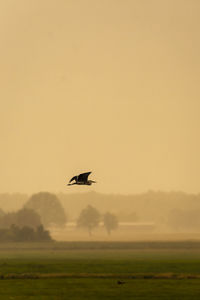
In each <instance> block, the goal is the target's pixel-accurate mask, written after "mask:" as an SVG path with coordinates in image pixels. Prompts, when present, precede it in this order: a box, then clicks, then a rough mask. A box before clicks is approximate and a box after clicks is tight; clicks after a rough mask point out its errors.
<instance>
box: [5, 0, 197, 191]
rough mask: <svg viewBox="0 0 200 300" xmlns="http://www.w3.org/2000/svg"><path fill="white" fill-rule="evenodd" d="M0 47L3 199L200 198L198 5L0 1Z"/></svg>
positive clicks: (184, 1)
mask: <svg viewBox="0 0 200 300" xmlns="http://www.w3.org/2000/svg"><path fill="white" fill-rule="evenodd" d="M0 39H1V46H0V82H1V88H0V101H1V110H0V136H1V150H0V153H1V156H0V182H1V184H0V187H1V188H0V192H1V193H2V192H28V193H32V192H37V191H40V190H48V191H52V192H60V191H63V192H68V191H69V190H70V192H71V191H72V190H73V191H83V190H85V191H86V190H95V191H98V192H102V193H104V192H106V193H126V194H128V193H138V192H143V191H147V190H149V189H153V190H165V191H169V190H183V191H186V192H194V193H197V192H200V138H199V131H200V117H199V114H200V85H199V82H200V55H199V53H200V1H199V0H190V1H189V0H125V1H124V0H101V1H98V0H17V1H16V0H1V1H0ZM90 170H92V171H93V174H92V175H93V176H91V178H92V179H94V180H97V181H98V184H96V185H93V186H92V187H75V186H74V187H67V186H66V183H67V181H68V180H69V179H70V178H71V177H72V176H73V175H76V174H78V173H80V172H82V171H90Z"/></svg>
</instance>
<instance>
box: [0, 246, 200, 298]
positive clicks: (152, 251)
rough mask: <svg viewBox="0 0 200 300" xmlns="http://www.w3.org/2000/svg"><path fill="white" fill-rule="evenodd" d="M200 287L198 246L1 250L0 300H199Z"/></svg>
mask: <svg viewBox="0 0 200 300" xmlns="http://www.w3.org/2000/svg"><path fill="white" fill-rule="evenodd" d="M158 248H159V249H158ZM118 281H120V282H124V284H118ZM199 286H200V247H199V243H195V242H194V243H182V244H181V243H169V244H168V243H156V244H155V243H145V242H143V243H103V242H102V243H95V242H92V243H83V242H79V243H78V242H77V243H57V242H54V243H52V242H50V243H46V244H45V243H44V244H43V243H30V244H27V243H26V244H24V243H10V244H2V245H1V246H0V299H20V300H23V299H59V300H60V299H70V300H73V299H76V300H78V299H80V300H81V299H88V300H90V299H91V300H92V299H145V300H146V299H199V298H200V288H199Z"/></svg>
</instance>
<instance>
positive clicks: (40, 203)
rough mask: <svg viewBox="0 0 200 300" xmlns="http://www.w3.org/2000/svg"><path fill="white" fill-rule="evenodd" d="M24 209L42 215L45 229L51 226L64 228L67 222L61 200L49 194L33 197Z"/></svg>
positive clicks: (39, 194)
mask: <svg viewBox="0 0 200 300" xmlns="http://www.w3.org/2000/svg"><path fill="white" fill-rule="evenodd" d="M24 207H26V208H31V209H33V210H35V211H36V212H37V213H38V214H39V215H40V217H41V221H42V224H43V225H44V226H45V227H46V226H50V225H51V224H55V225H58V226H62V225H64V224H65V223H66V221H67V217H66V214H65V211H64V208H63V207H62V205H61V203H60V201H59V199H58V198H57V196H56V195H54V194H51V193H48V192H40V193H37V194H34V195H32V196H31V197H30V199H29V200H28V202H27V203H26V204H25V206H24Z"/></svg>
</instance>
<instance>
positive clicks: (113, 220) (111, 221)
mask: <svg viewBox="0 0 200 300" xmlns="http://www.w3.org/2000/svg"><path fill="white" fill-rule="evenodd" d="M103 223H104V227H105V228H106V231H107V233H108V234H109V235H110V234H111V231H112V230H115V229H117V227H118V219H117V217H116V216H115V215H113V214H111V213H109V212H107V213H106V214H105V215H104V217H103Z"/></svg>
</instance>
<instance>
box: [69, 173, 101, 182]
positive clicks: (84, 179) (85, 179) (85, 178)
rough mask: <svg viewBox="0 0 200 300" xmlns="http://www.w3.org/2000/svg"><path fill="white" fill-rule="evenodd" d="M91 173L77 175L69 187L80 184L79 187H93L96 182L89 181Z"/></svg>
mask: <svg viewBox="0 0 200 300" xmlns="http://www.w3.org/2000/svg"><path fill="white" fill-rule="evenodd" d="M91 173H92V172H86V173H81V174H79V175H76V176H74V177H72V178H71V179H70V181H69V183H68V185H74V184H78V185H91V184H92V183H96V181H94V180H88V176H89V175H90V174H91ZM72 181H73V182H72ZM71 182H72V183H71Z"/></svg>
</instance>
